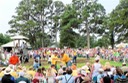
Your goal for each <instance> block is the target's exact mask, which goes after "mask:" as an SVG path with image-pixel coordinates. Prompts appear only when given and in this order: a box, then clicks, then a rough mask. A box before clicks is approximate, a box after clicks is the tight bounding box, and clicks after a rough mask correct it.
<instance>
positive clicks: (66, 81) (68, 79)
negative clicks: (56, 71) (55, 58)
mask: <svg viewBox="0 0 128 83" xmlns="http://www.w3.org/2000/svg"><path fill="white" fill-rule="evenodd" d="M56 79H57V80H62V83H75V78H74V77H73V76H72V75H69V74H66V75H63V76H58V77H56Z"/></svg>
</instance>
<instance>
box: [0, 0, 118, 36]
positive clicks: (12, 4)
mask: <svg viewBox="0 0 128 83" xmlns="http://www.w3.org/2000/svg"><path fill="white" fill-rule="evenodd" d="M20 1H21V0H0V33H3V34H5V33H6V31H7V30H9V29H10V25H9V24H8V22H9V21H10V20H11V17H12V15H14V14H15V8H16V7H17V6H18V3H19V2H20ZM61 1H63V2H64V3H65V4H68V3H71V1H72V0H61ZM99 3H101V4H102V5H103V6H104V8H105V9H106V12H107V13H110V12H111V11H112V10H113V9H114V8H115V7H116V6H117V5H118V3H119V0H99Z"/></svg>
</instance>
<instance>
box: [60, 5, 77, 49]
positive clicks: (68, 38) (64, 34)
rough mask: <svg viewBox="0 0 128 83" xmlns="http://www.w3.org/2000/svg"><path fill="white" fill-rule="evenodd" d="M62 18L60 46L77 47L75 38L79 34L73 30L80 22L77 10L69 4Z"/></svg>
mask: <svg viewBox="0 0 128 83" xmlns="http://www.w3.org/2000/svg"><path fill="white" fill-rule="evenodd" d="M61 18H62V20H61V30H60V47H61V48H62V47H64V46H69V47H72V48H74V47H76V45H75V42H76V41H75V38H76V36H77V34H76V33H75V32H74V31H73V28H76V27H77V26H78V24H79V19H78V18H77V12H76V10H75V9H74V7H73V6H72V5H67V6H66V7H65V11H64V13H63V14H62V17H61Z"/></svg>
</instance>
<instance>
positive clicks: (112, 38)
mask: <svg viewBox="0 0 128 83" xmlns="http://www.w3.org/2000/svg"><path fill="white" fill-rule="evenodd" d="M114 43H115V41H114V31H112V32H111V46H112V49H114Z"/></svg>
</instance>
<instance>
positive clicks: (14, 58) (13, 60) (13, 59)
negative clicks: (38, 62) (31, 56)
mask: <svg viewBox="0 0 128 83" xmlns="http://www.w3.org/2000/svg"><path fill="white" fill-rule="evenodd" d="M18 63H19V57H18V56H17V55H16V54H13V55H12V56H11V57H10V59H9V64H12V65H17V64H18Z"/></svg>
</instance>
